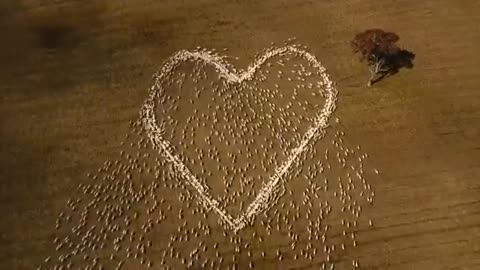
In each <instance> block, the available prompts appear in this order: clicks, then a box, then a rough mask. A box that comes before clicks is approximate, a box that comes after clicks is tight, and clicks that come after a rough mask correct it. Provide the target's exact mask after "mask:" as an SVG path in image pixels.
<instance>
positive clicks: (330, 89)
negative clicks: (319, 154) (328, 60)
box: [141, 45, 337, 232]
mask: <svg viewBox="0 0 480 270" xmlns="http://www.w3.org/2000/svg"><path fill="white" fill-rule="evenodd" d="M285 53H291V54H294V55H296V56H297V57H300V58H303V59H304V60H306V61H308V62H309V63H310V65H311V67H313V68H314V69H315V70H316V71H317V72H318V73H319V74H320V75H321V77H322V79H323V86H324V91H325V98H326V99H325V103H324V106H323V108H322V109H321V110H319V112H318V113H317V114H316V115H315V119H314V121H313V124H312V125H311V126H310V127H309V128H308V130H307V131H306V132H305V133H304V134H303V136H302V139H301V141H300V143H299V144H298V145H297V146H296V147H295V148H294V149H292V151H290V152H289V154H288V156H287V158H286V160H284V161H283V162H282V163H281V164H280V165H279V166H277V167H276V168H275V171H274V173H273V174H272V175H271V176H270V178H269V180H268V181H267V182H266V184H264V185H263V186H262V188H261V189H260V191H259V193H258V194H257V196H256V197H255V199H254V200H253V202H251V203H250V205H248V207H247V208H246V210H245V211H243V212H242V213H241V214H240V215H239V216H237V217H233V216H232V215H230V214H229V213H227V212H226V210H225V209H223V208H222V207H220V203H219V201H218V200H216V199H215V198H214V197H213V196H212V195H211V194H210V193H209V191H208V187H207V186H206V185H205V184H204V183H203V182H202V181H200V180H199V179H198V178H197V177H196V176H195V175H194V174H193V173H192V171H191V170H190V169H189V168H188V167H187V166H186V165H185V163H184V162H183V161H182V159H181V158H180V156H179V155H178V153H176V152H175V150H174V147H173V145H172V144H171V142H170V141H168V140H166V139H165V137H164V126H163V125H161V124H159V121H158V119H157V115H156V113H155V107H156V102H155V100H156V98H157V97H158V94H159V93H160V92H161V91H162V85H163V82H164V81H165V80H166V78H167V77H168V74H170V73H171V72H172V71H173V70H175V68H176V67H177V66H178V65H180V64H181V63H185V62H189V61H197V62H198V61H199V62H203V63H204V64H205V65H209V66H212V67H214V68H215V69H216V71H217V73H218V74H219V77H220V78H221V79H223V80H224V81H225V82H226V83H229V84H240V83H242V82H244V81H250V80H252V79H253V78H254V76H255V73H256V71H257V70H258V69H260V68H261V67H262V65H264V63H265V62H266V61H267V60H268V59H270V58H272V57H275V56H281V55H283V54H285ZM336 99H337V90H336V88H335V86H334V83H333V82H332V81H331V80H330V78H329V76H328V75H327V73H326V69H325V68H324V67H323V66H322V65H321V63H320V62H319V61H318V60H317V59H316V57H315V56H314V55H312V54H311V53H309V52H307V51H305V50H303V49H301V48H300V47H298V46H294V45H288V46H284V47H279V48H270V49H267V50H265V52H264V54H262V55H261V56H260V57H258V58H257V59H256V60H255V61H254V63H253V64H251V65H250V66H249V67H248V68H247V70H245V71H242V72H236V70H235V69H234V68H233V66H231V65H230V64H228V63H227V62H226V61H225V60H224V58H222V57H220V56H218V55H215V54H212V53H210V52H207V51H187V50H182V51H179V52H177V53H176V54H175V55H173V56H172V57H170V58H169V59H167V60H166V61H165V63H164V64H163V66H162V69H161V70H160V72H159V73H158V74H157V75H156V76H155V83H154V85H153V86H152V87H151V88H150V91H149V95H148V97H147V99H146V101H145V103H144V105H143V107H142V110H141V119H142V121H143V124H144V128H145V130H146V132H147V135H148V137H149V139H150V141H151V142H152V144H153V146H154V148H155V149H157V150H158V151H159V152H160V154H162V155H164V156H165V157H166V158H167V160H168V161H169V162H171V163H172V164H173V165H174V167H175V169H176V170H177V171H178V172H180V173H181V175H182V177H183V179H184V180H185V182H186V183H187V184H188V185H190V186H191V187H192V188H193V189H195V191H196V194H195V195H196V197H197V199H198V200H199V202H201V203H202V204H203V206H204V207H205V208H206V209H207V210H213V211H214V212H215V213H216V214H217V215H218V217H219V219H220V220H221V221H222V223H223V224H224V225H225V226H226V227H227V228H228V229H231V230H233V231H235V232H236V231H239V230H241V229H243V228H244V227H245V226H246V225H247V224H248V223H249V222H251V221H253V219H254V218H255V216H256V215H257V214H259V213H260V212H263V211H266V210H268V209H269V208H270V207H272V206H273V202H274V200H275V197H276V196H277V191H278V187H279V185H280V184H281V182H282V179H283V178H284V176H285V174H286V173H287V172H288V170H289V168H290V167H291V166H292V164H294V163H295V162H296V161H297V160H298V158H299V156H300V154H301V153H302V152H304V151H305V149H306V147H307V146H308V144H309V143H310V142H311V141H312V140H314V139H316V138H319V137H322V136H323V135H324V134H325V129H326V127H327V126H328V120H329V118H330V117H331V115H332V114H333V111H334V110H335V108H336V104H335V103H336Z"/></svg>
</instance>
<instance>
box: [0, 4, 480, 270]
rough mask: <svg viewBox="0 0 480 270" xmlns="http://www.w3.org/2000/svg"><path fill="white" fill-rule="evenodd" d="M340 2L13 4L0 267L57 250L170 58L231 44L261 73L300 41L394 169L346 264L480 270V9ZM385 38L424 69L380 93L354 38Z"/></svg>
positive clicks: (373, 155)
mask: <svg viewBox="0 0 480 270" xmlns="http://www.w3.org/2000/svg"><path fill="white" fill-rule="evenodd" d="M40 2H41V4H40ZM160 2H162V3H160ZM337 2H338V1H270V0H269V1H211V0H205V1H135V2H133V1H130V2H126V1H33V0H32V1H2V3H1V4H0V31H1V32H0V33H1V34H2V42H1V43H0V48H1V49H0V59H1V61H0V82H1V93H2V97H1V103H0V104H1V105H0V115H1V116H0V117H1V118H0V119H1V121H0V123H1V130H0V131H1V133H0V140H1V145H2V146H1V147H0V153H1V154H0V177H1V178H0V184H1V189H0V199H1V202H2V203H1V206H0V210H1V213H2V218H1V222H0V232H1V238H0V268H2V269H32V268H35V267H36V266H37V265H39V263H40V262H41V261H43V259H44V258H45V257H46V256H48V254H50V251H51V249H52V244H51V240H52V237H53V234H54V227H55V220H56V217H57V216H58V213H59V212H60V211H61V210H62V209H63V208H64V205H65V202H66V200H67V198H69V197H71V196H72V195H74V194H73V193H74V192H76V187H77V186H78V184H79V183H82V181H85V179H84V172H85V171H93V170H96V169H97V168H98V166H99V165H101V164H103V162H104V161H105V160H107V159H109V158H112V157H113V156H115V155H116V154H117V153H118V151H119V149H120V144H119V142H120V141H121V139H122V138H123V137H122V136H123V135H124V134H125V133H126V132H127V130H128V129H129V124H128V123H129V121H130V120H132V119H135V118H137V116H138V110H139V108H140V106H141V104H142V102H143V99H144V98H145V96H146V89H147V88H148V87H149V86H150V85H151V83H152V81H151V76H152V74H153V73H154V72H155V71H157V70H158V68H159V67H160V65H161V63H162V62H163V61H164V60H165V59H166V58H167V57H168V56H169V55H171V54H172V53H173V52H175V51H177V50H179V49H185V48H186V49H189V48H195V47H196V46H202V47H208V48H219V49H221V48H224V47H227V48H229V51H228V54H229V55H232V56H238V57H239V58H240V60H238V61H234V63H235V64H236V65H239V66H240V67H245V66H246V65H247V64H248V63H249V62H250V60H251V59H253V55H254V54H255V53H257V52H259V51H261V50H262V49H263V48H265V47H268V46H269V45H270V43H271V42H276V43H278V44H280V43H281V42H282V41H284V40H286V39H287V38H290V37H297V40H298V41H299V42H301V43H302V44H304V45H307V46H308V47H309V48H310V50H311V51H312V52H313V53H314V54H315V55H316V56H317V57H318V58H319V59H320V60H321V61H322V62H323V64H324V65H325V66H326V67H327V69H328V70H329V73H330V74H331V75H332V78H333V80H335V81H336V82H337V83H338V85H337V86H338V88H339V91H340V100H339V104H338V105H339V106H338V109H337V111H336V116H337V117H338V118H340V119H341V120H342V125H343V126H344V129H345V130H346V133H347V135H348V136H349V139H350V141H353V142H354V143H355V144H361V145H362V146H363V149H364V150H365V151H366V152H368V153H369V155H370V159H371V160H372V161H373V162H374V163H375V165H376V167H378V168H379V169H380V170H381V172H382V180H381V181H377V182H375V183H374V184H375V191H376V198H375V203H374V206H373V207H372V208H371V209H369V210H368V211H369V212H368V215H370V216H371V217H373V219H374V220H375V225H374V226H372V227H370V228H369V229H366V230H363V231H360V232H358V242H359V244H358V246H357V247H356V248H355V249H351V250H347V251H346V252H345V254H343V256H342V257H340V258H339V260H342V258H349V257H356V258H358V259H359V260H360V263H361V268H362V269H477V268H478V267H480V255H479V249H480V230H479V228H480V212H479V211H478V209H479V207H480V201H479V199H480V189H479V187H480V184H479V182H478V180H479V179H480V166H479V165H480V152H479V150H480V147H479V143H480V136H479V129H480V124H479V123H480V110H479V109H480V92H479V90H478V89H479V88H480V76H479V75H480V73H479V72H478V67H477V64H478V63H479V62H480V57H479V56H478V52H477V49H478V46H479V45H480V32H479V31H478V29H477V27H478V24H479V23H480V18H479V15H478V14H480V4H479V3H478V1H446V0H445V1H395V2H394V3H386V2H385V3H378V1H346V2H345V3H337ZM372 27H380V28H384V29H386V30H389V31H394V32H396V33H397V34H399V36H400V37H401V40H400V42H401V45H402V46H403V47H405V48H407V49H409V50H411V51H413V52H414V53H415V54H416V55H417V57H416V59H415V67H414V69H412V70H408V71H406V70H402V71H401V72H400V73H399V74H397V75H395V76H394V77H391V78H387V79H385V80H384V81H381V82H379V83H378V84H375V85H374V86H373V87H372V88H370V89H366V88H365V87H364V86H365V84H366V80H367V78H368V72H367V69H366V67H364V66H363V65H362V64H360V63H357V59H356V58H355V57H353V56H352V54H351V50H350V48H349V44H348V41H349V40H350V38H351V37H352V36H353V35H354V34H355V33H356V32H358V31H361V30H363V29H366V28H372ZM281 266H282V267H284V268H287V267H288V266H287V265H281ZM279 267H280V266H279ZM299 267H300V268H301V266H299ZM312 267H313V266H312ZM304 268H310V266H308V265H305V266H304Z"/></svg>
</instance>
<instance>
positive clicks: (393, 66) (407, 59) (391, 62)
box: [371, 49, 415, 85]
mask: <svg viewBox="0 0 480 270" xmlns="http://www.w3.org/2000/svg"><path fill="white" fill-rule="evenodd" d="M384 59H385V64H384V68H383V71H381V72H379V73H378V74H379V75H380V76H378V77H377V78H375V79H374V80H372V81H371V85H373V84H374V83H377V82H379V81H381V80H383V79H384V78H386V77H387V76H392V75H395V74H397V73H398V72H399V71H400V69H402V68H407V69H411V68H413V66H414V65H413V60H414V59H415V54H414V53H413V52H410V51H408V50H403V49H401V50H399V51H398V52H397V53H394V54H390V55H387V56H385V57H384Z"/></svg>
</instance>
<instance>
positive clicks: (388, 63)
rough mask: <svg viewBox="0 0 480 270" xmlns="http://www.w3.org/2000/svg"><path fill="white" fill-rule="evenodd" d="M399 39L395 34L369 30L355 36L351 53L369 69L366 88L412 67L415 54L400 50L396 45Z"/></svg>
mask: <svg viewBox="0 0 480 270" xmlns="http://www.w3.org/2000/svg"><path fill="white" fill-rule="evenodd" d="M399 39H400V38H399V37H398V35H397V34H395V33H391V32H385V31H383V30H381V29H370V30H366V31H365V32H362V33H358V34H356V35H355V37H354V39H353V40H352V42H351V45H352V48H353V51H354V53H359V54H360V61H366V62H367V64H368V66H369V68H370V73H371V76H370V79H369V80H368V84H367V86H369V87H370V86H371V85H372V84H373V83H375V82H376V81H379V80H381V79H382V78H383V77H385V76H386V75H388V74H395V73H397V72H398V70H399V69H400V68H401V67H407V68H412V67H413V63H412V60H413V59H414V58H415V54H413V53H411V52H409V51H407V50H402V49H400V48H399V47H398V46H397V45H396V42H397V41H398V40H399ZM378 75H380V76H379V77H378V78H376V77H377V76H378Z"/></svg>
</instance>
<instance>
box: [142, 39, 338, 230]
mask: <svg viewBox="0 0 480 270" xmlns="http://www.w3.org/2000/svg"><path fill="white" fill-rule="evenodd" d="M292 48H293V47H292ZM294 49H296V48H294ZM296 50H298V49H296ZM300 52H301V51H300ZM197 53H198V55H202V53H201V52H197ZM298 54H299V53H298V51H297V52H295V51H289V50H284V51H283V53H278V54H276V55H275V54H272V55H271V56H270V57H264V58H263V60H262V61H260V60H257V62H256V64H257V65H256V66H255V65H253V66H250V68H249V70H248V71H249V72H250V73H251V74H250V75H251V76H250V77H249V78H247V76H244V77H241V75H242V74H247V72H248V71H245V72H238V73H235V72H234V71H232V68H231V67H228V66H227V64H225V63H223V62H222V60H221V58H218V57H216V56H215V55H212V54H209V53H206V52H203V56H204V58H208V59H212V61H210V62H209V61H205V59H204V58H202V57H198V58H197V59H195V57H185V58H186V59H185V61H172V63H174V64H175V65H173V64H172V65H170V66H172V68H171V70H170V71H168V72H164V73H163V74H161V76H160V80H158V81H157V85H156V87H155V89H156V90H157V91H158V92H156V93H155V95H151V97H150V101H151V102H154V104H150V103H149V102H146V104H147V105H152V106H146V107H145V108H146V109H148V108H150V109H151V108H153V107H154V108H155V109H154V114H155V115H154V117H153V118H154V121H155V124H156V125H157V127H161V130H162V134H161V138H158V137H159V134H158V133H156V135H155V136H156V137H157V139H160V143H166V144H168V146H167V147H165V148H164V149H163V151H166V152H168V153H167V155H166V156H167V157H169V158H170V159H171V161H172V162H174V163H181V164H180V167H179V168H177V169H178V171H179V177H183V178H189V177H194V178H196V180H197V183H190V184H191V185H192V186H193V188H195V189H196V191H197V192H198V193H199V194H202V193H203V194H207V196H203V197H202V196H200V197H201V198H200V199H203V203H204V204H205V206H206V207H212V206H213V205H215V207H216V208H217V209H221V211H220V210H219V211H220V212H219V211H217V212H219V215H220V218H221V219H224V220H223V221H224V222H226V223H229V224H230V227H232V226H233V227H234V228H233V229H235V230H238V229H240V228H241V227H243V226H244V225H243V224H244V223H245V221H242V222H240V223H242V224H238V222H239V220H238V219H237V221H235V220H234V219H233V218H231V216H230V214H233V215H235V216H240V219H242V214H243V215H245V214H244V213H245V211H246V210H247V208H248V207H249V206H250V203H251V202H252V201H255V200H256V199H257V200H258V197H261V196H265V195H266V196H267V197H269V198H270V197H272V196H273V195H274V194H259V192H260V193H261V192H262V191H261V190H263V189H264V188H265V187H266V186H267V185H268V184H269V182H271V180H272V175H274V174H275V173H277V174H278V173H279V171H280V170H282V169H285V170H288V166H289V165H288V164H287V163H288V160H289V159H291V158H292V154H293V152H295V151H297V150H299V147H303V148H304V147H305V145H303V146H302V144H305V139H306V137H308V136H309V135H312V136H313V135H318V133H320V132H323V129H324V128H325V127H326V121H327V120H328V117H329V116H330V115H329V114H330V113H331V112H332V111H333V109H334V106H335V105H334V101H335V100H334V99H335V94H336V92H335V91H332V84H331V82H330V81H329V80H328V77H327V76H326V75H325V73H324V70H323V69H322V68H321V66H319V65H315V63H312V61H311V59H308V57H303V58H302V57H299V56H298ZM308 55H310V54H308ZM177 57H178V55H177ZM259 61H260V62H261V63H260V64H259ZM166 65H167V66H168V62H167V64H166ZM219 67H220V68H222V67H223V68H224V69H225V70H223V71H222V70H220V71H219ZM252 67H253V68H254V69H252ZM164 71H165V69H164ZM230 72H231V73H230ZM232 74H234V75H232ZM235 74H239V75H235ZM229 76H230V77H229ZM231 76H234V78H236V81H233V82H232V77H231ZM153 90H154V88H152V91H153ZM153 99H154V101H153ZM322 113H323V115H322ZM146 115H147V117H146V118H147V119H148V118H149V117H148V114H146ZM319 117H320V118H322V117H323V118H322V119H319ZM150 118H152V117H151V116H150ZM319 121H323V122H322V123H319ZM149 123H150V124H151V122H148V121H146V125H147V126H148V124H149ZM315 125H317V126H318V128H317V129H314V130H313V131H314V133H315V134H308V133H309V132H310V133H312V126H313V127H315ZM147 130H148V128H147ZM150 133H151V134H152V132H150ZM150 137H151V138H152V135H150ZM153 141H154V144H155V140H153ZM157 143H158V142H157ZM306 143H308V141H307V142H306ZM163 154H165V153H163ZM177 165H178V164H177ZM182 167H183V170H187V172H186V173H185V172H183V173H182V172H181V171H182ZM194 182H195V181H194ZM273 189H275V187H273ZM271 192H273V191H271ZM271 192H270V193H271ZM250 208H251V206H250ZM250 210H251V209H250ZM250 212H251V211H250ZM227 213H230V214H227ZM243 218H244V217H243Z"/></svg>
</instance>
